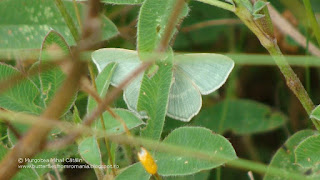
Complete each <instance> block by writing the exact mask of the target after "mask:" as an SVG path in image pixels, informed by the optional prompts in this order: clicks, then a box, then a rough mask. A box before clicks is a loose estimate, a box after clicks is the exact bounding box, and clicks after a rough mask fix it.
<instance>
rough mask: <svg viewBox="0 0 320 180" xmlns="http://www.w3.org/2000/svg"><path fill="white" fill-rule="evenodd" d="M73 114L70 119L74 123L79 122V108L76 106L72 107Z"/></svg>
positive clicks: (80, 121)
mask: <svg viewBox="0 0 320 180" xmlns="http://www.w3.org/2000/svg"><path fill="white" fill-rule="evenodd" d="M73 108H74V109H73V116H72V120H73V122H74V123H75V124H81V123H82V120H81V118H80V114H79V110H78V108H77V106H74V107H73Z"/></svg>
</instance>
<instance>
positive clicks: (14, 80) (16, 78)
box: [0, 61, 63, 94]
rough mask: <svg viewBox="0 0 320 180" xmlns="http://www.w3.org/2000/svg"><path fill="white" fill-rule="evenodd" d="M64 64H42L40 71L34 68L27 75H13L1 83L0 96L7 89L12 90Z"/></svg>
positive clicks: (56, 62) (58, 62) (59, 62)
mask: <svg viewBox="0 0 320 180" xmlns="http://www.w3.org/2000/svg"><path fill="white" fill-rule="evenodd" d="M62 62H63V61H55V62H53V63H44V64H40V65H39V68H40V70H39V69H38V68H33V69H31V70H29V71H28V73H27V74H23V73H17V74H16V75H12V76H10V77H8V78H7V79H5V80H2V81H0V94H1V93H3V92H5V91H6V90H7V89H10V88H12V87H13V86H14V85H16V84H18V83H19V82H21V81H23V80H24V79H26V78H27V77H31V76H34V75H37V74H39V73H41V72H46V71H48V70H50V69H52V68H54V67H55V66H57V64H61V63H62Z"/></svg>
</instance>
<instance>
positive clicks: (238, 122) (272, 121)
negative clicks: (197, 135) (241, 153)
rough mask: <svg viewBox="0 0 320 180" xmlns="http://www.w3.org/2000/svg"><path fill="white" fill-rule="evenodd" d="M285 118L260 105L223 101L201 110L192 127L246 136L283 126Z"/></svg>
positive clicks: (241, 100)
mask: <svg viewBox="0 0 320 180" xmlns="http://www.w3.org/2000/svg"><path fill="white" fill-rule="evenodd" d="M285 121H286V117H285V116H284V115H283V114H281V113H279V112H273V111H272V109H271V108H270V107H268V106H266V105H264V104H262V103H258V102H255V101H251V100H244V99H238V100H224V101H222V102H219V103H217V104H215V105H214V106H212V107H210V108H206V109H203V110H202V111H201V112H200V114H199V115H198V116H197V117H196V119H195V120H194V121H193V122H192V125H196V126H204V127H207V128H209V129H211V130H213V131H214V132H218V133H219V134H223V133H224V132H226V131H232V132H233V133H235V134H239V135H247V134H253V133H262V132H266V131H271V130H273V129H276V128H279V127H281V126H283V124H284V123H285Z"/></svg>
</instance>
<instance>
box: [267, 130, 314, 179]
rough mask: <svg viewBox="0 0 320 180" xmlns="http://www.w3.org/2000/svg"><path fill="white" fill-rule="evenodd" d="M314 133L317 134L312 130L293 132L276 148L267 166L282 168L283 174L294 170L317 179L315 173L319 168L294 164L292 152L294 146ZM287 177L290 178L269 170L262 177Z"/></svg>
mask: <svg viewBox="0 0 320 180" xmlns="http://www.w3.org/2000/svg"><path fill="white" fill-rule="evenodd" d="M315 134H317V132H315V131H312V130H303V131H299V132H297V133H295V134H294V135H293V136H291V137H290V138H289V139H288V140H287V141H286V143H285V144H284V145H283V146H282V147H281V148H280V149H278V151H277V152H276V154H275V155H274V156H273V158H272V160H271V163H270V165H269V166H271V167H273V168H279V169H282V170H283V173H284V175H286V174H288V173H289V172H295V173H301V174H302V175H309V176H310V177H313V178H314V179H319V178H320V177H319V174H317V172H318V171H319V169H318V170H316V169H313V170H312V169H311V170H310V169H305V168H302V167H301V166H299V165H298V164H296V162H295V154H294V150H295V148H296V147H297V146H298V145H299V144H300V143H301V142H302V141H304V140H305V139H306V138H308V137H309V136H312V135H315ZM289 179H290V178H284V177H278V176H274V175H272V173H271V172H269V171H268V172H267V173H266V175H265V177H264V180H289Z"/></svg>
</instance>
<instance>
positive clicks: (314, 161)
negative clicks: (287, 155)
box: [294, 134, 320, 168]
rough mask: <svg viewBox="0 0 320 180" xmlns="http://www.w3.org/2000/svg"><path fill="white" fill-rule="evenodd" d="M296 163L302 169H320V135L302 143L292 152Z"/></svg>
mask: <svg viewBox="0 0 320 180" xmlns="http://www.w3.org/2000/svg"><path fill="white" fill-rule="evenodd" d="M294 153H295V157H296V158H295V159H296V163H297V164H299V165H300V166H302V167H304V168H320V167H319V165H320V135H318V134H317V135H313V136H310V137H308V138H306V139H305V140H304V141H302V142H301V143H300V144H299V145H298V146H297V148H296V150H295V151H294Z"/></svg>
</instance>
